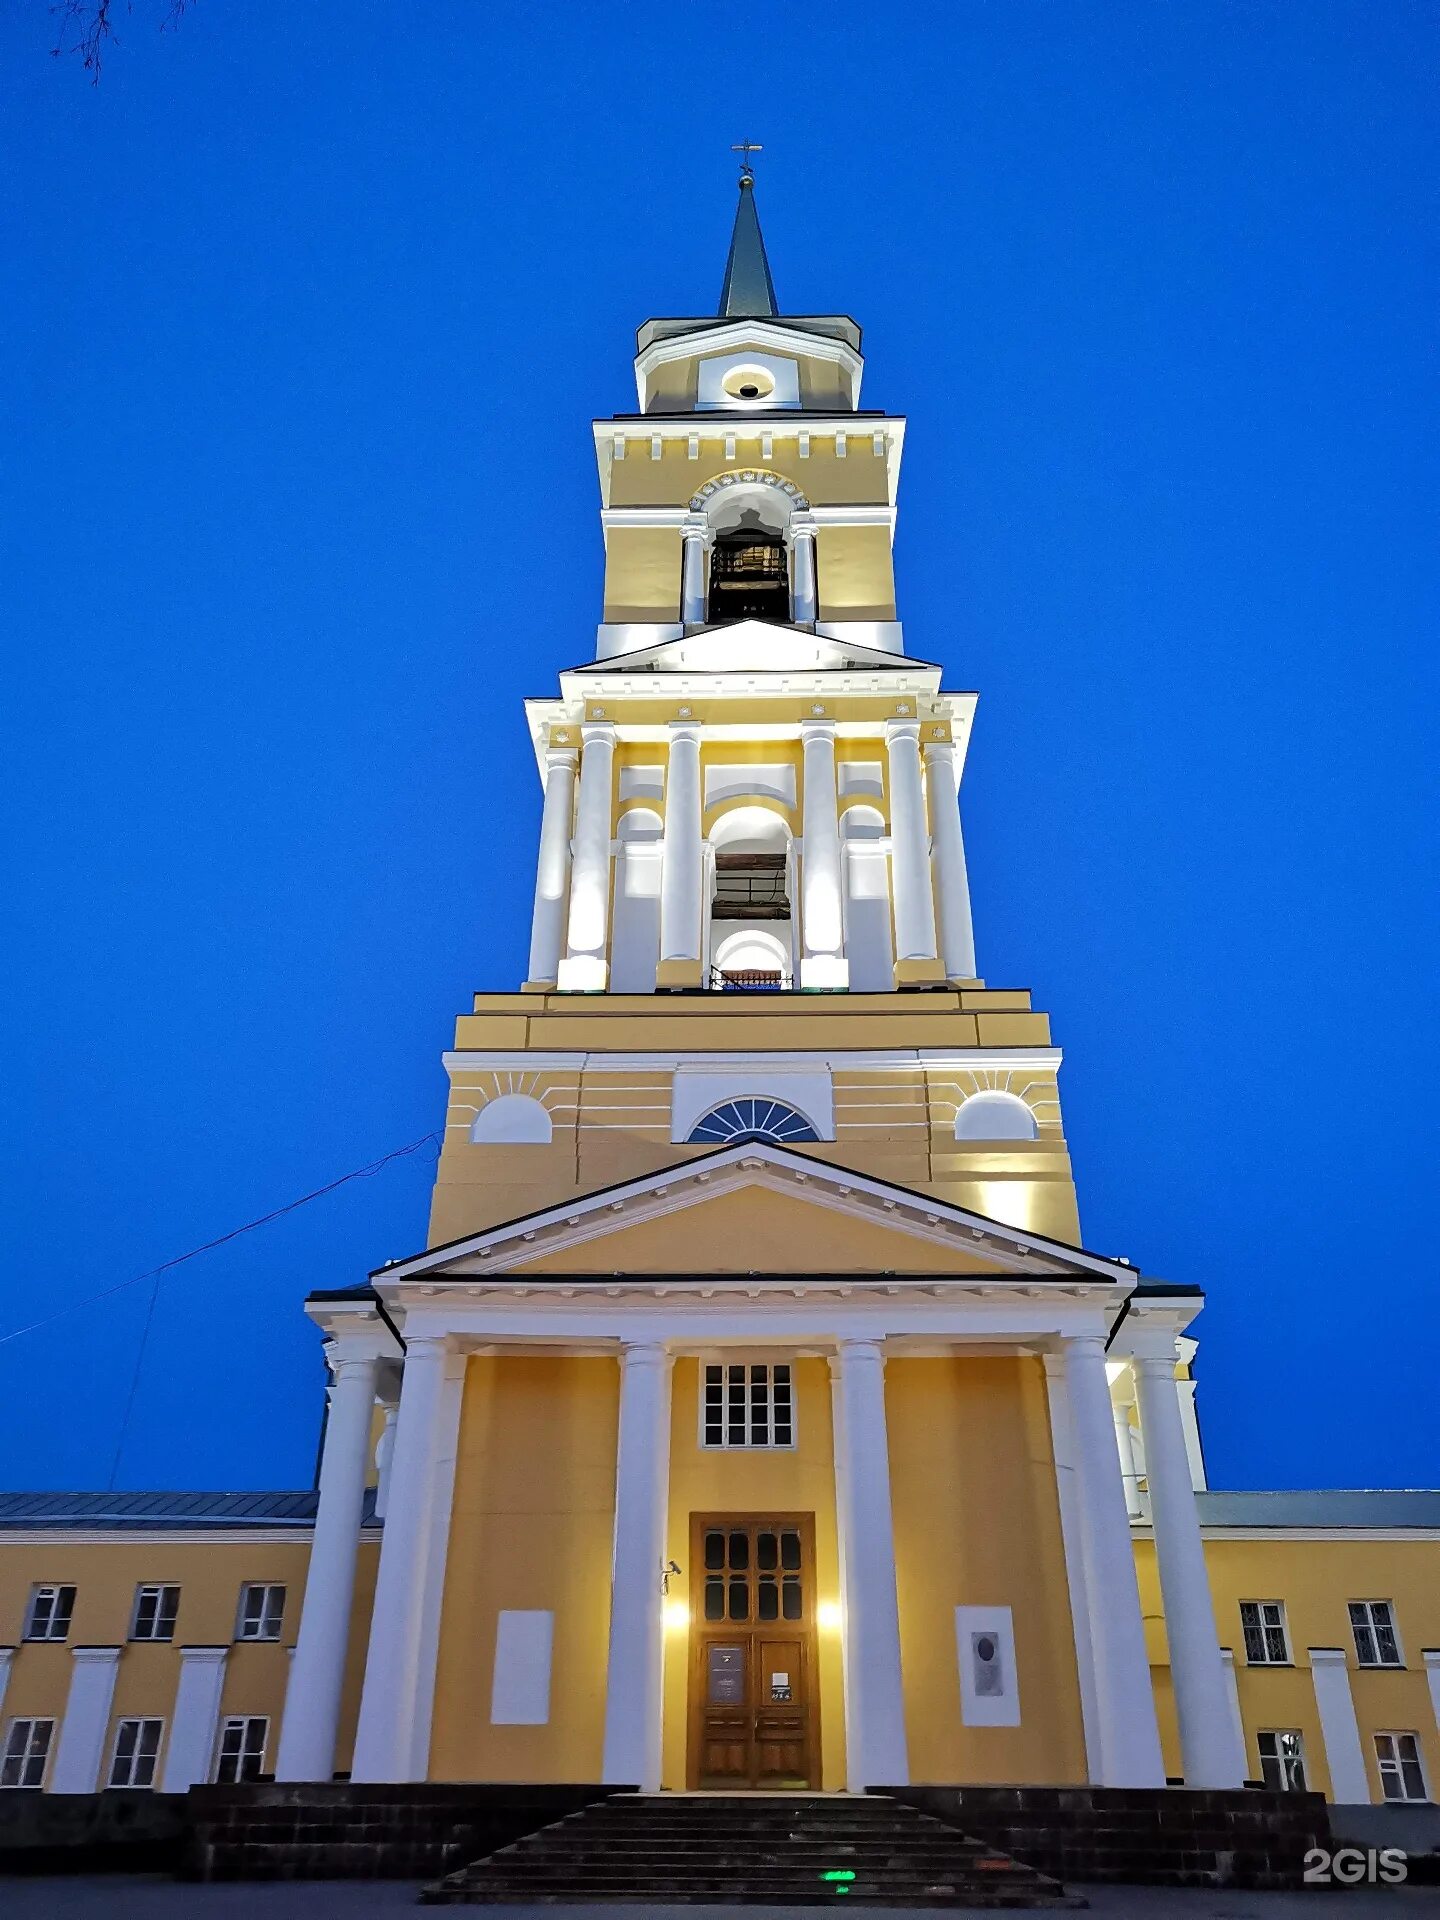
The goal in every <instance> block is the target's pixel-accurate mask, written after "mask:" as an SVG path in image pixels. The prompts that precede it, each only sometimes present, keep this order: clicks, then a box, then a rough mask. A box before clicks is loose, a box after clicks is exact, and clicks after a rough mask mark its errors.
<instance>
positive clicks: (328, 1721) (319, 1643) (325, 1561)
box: [275, 1342, 379, 1781]
mask: <svg viewBox="0 0 1440 1920" xmlns="http://www.w3.org/2000/svg"><path fill="white" fill-rule="evenodd" d="M378 1366H379V1362H378V1361H377V1359H376V1357H375V1355H374V1354H373V1353H371V1352H365V1351H354V1350H351V1349H348V1348H346V1347H344V1346H342V1345H341V1344H340V1343H338V1342H337V1343H336V1345H335V1346H334V1347H333V1348H332V1350H331V1354H330V1368H331V1372H332V1373H333V1375H334V1382H335V1384H334V1385H333V1387H332V1388H331V1390H330V1413H329V1417H328V1419H327V1420H326V1422H325V1449H324V1452H323V1454H322V1455H321V1459H320V1502H319V1506H318V1508H317V1509H316V1514H315V1533H314V1537H313V1538H312V1540H311V1542H310V1565H309V1571H308V1572H307V1574H306V1576H305V1604H304V1607H303V1609H302V1611H301V1614H300V1632H299V1635H298V1636H297V1638H296V1643H295V1658H294V1660H293V1661H292V1662H291V1666H290V1679H289V1684H288V1686H287V1687H286V1691H285V1714H284V1718H283V1720H282V1721H281V1724H280V1747H279V1751H278V1753H277V1754H276V1758H275V1778H276V1779H277V1780H322V1781H328V1780H329V1779H330V1778H331V1776H332V1775H333V1774H334V1771H335V1736H336V1734H337V1732H338V1730H339V1726H340V1692H341V1688H342V1686H343V1684H344V1679H345V1650H346V1648H347V1646H348V1645H349V1640H350V1607H351V1603H352V1601H353V1600H354V1597H355V1556H356V1554H357V1552H358V1551H359V1547H360V1513H361V1509H362V1507H363V1506H364V1504H365V1474H366V1467H367V1465H368V1461H369V1454H370V1419H371V1411H372V1409H373V1407H374V1405H375V1375H376V1372H377V1370H378Z"/></svg>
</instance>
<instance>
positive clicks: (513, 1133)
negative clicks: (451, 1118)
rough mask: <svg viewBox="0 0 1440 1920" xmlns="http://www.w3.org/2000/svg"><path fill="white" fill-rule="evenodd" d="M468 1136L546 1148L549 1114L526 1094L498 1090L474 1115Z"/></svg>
mask: <svg viewBox="0 0 1440 1920" xmlns="http://www.w3.org/2000/svg"><path fill="white" fill-rule="evenodd" d="M470 1138H471V1139H472V1140H474V1141H485V1142H487V1143H488V1144H489V1145H491V1146H502V1145H503V1146H512V1147H548V1146H549V1144H550V1116H549V1114H548V1113H547V1112H546V1111H545V1109H544V1107H542V1106H541V1104H540V1102H539V1101H538V1100H532V1099H531V1097H530V1095H529V1094H528V1093H502V1094H501V1095H500V1097H499V1099H498V1100H491V1101H489V1102H488V1103H487V1104H486V1105H485V1106H483V1107H482V1108H481V1109H480V1111H479V1113H477V1114H476V1116H475V1121H474V1125H473V1126H472V1127H471V1129H470Z"/></svg>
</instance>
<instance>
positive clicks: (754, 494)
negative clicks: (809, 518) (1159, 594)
mask: <svg viewBox="0 0 1440 1920" xmlns="http://www.w3.org/2000/svg"><path fill="white" fill-rule="evenodd" d="M708 518H709V521H710V531H711V540H712V545H711V549H710V589H709V595H708V602H707V607H706V617H707V619H708V622H709V624H710V625H711V626H724V625H727V624H729V623H730V622H733V621H736V620H778V621H782V622H783V621H788V620H789V619H790V609H791V591H790V555H789V550H788V544H787V538H786V536H787V532H788V528H789V521H790V500H789V498H788V496H787V495H786V494H785V493H784V492H782V491H781V489H780V488H779V487H777V486H773V485H769V484H753V485H746V484H744V483H743V482H742V483H741V484H739V485H737V486H733V487H730V488H727V489H726V490H725V491H724V492H723V493H721V494H719V495H717V496H716V497H715V499H714V500H713V501H712V502H711V505H710V508H709V512H708Z"/></svg>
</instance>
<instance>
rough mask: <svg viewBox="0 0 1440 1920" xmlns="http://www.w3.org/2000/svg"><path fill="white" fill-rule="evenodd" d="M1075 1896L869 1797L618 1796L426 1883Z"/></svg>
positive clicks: (918, 1897)
mask: <svg viewBox="0 0 1440 1920" xmlns="http://www.w3.org/2000/svg"><path fill="white" fill-rule="evenodd" d="M842 1897H848V1899H849V1901H850V1902H851V1903H852V1904H854V1905H862V1904H863V1905H865V1906H872V1907H1083V1906H1085V1905H1086V1904H1087V1902H1086V1901H1084V1900H1082V1899H1079V1898H1078V1897H1076V1896H1073V1895H1069V1894H1067V1893H1066V1892H1065V1889H1064V1888H1063V1887H1062V1886H1061V1885H1060V1883H1059V1881H1057V1880H1050V1879H1047V1878H1046V1876H1045V1875H1044V1874H1042V1873H1037V1872H1036V1871H1035V1870H1034V1868H1032V1867H1025V1866H1021V1864H1020V1863H1019V1861H1017V1860H1012V1859H1011V1858H1010V1856H1009V1855H1008V1854H1005V1853H999V1852H997V1851H996V1850H995V1849H994V1848H993V1847H987V1846H984V1845H982V1843H981V1842H980V1841H978V1840H972V1839H970V1838H969V1837H968V1836H967V1835H965V1834H963V1833H960V1832H958V1831H957V1830H956V1829H955V1828H954V1827H950V1826H946V1825H945V1824H944V1822H943V1821H940V1820H936V1819H934V1818H933V1817H932V1816H931V1815H929V1814H925V1813H921V1812H919V1811H918V1810H917V1809H916V1808H914V1807H907V1806H902V1805H901V1804H900V1803H899V1802H898V1801H895V1800H889V1799H885V1798H884V1797H881V1796H877V1795H870V1794H855V1795H851V1794H794V1795H792V1794H775V1793H753V1794H743V1793H732V1794H725V1793H695V1794H673V1793H617V1794H613V1795H611V1796H610V1797H609V1798H608V1799H605V1800H600V1801H597V1802H596V1803H595V1804H594V1805H593V1806H590V1807H587V1808H585V1809H584V1810H583V1811H582V1812H580V1813H573V1814H571V1815H570V1816H569V1817H568V1818H567V1819H564V1820H559V1821H556V1823H555V1824H554V1825H553V1826H549V1827H542V1828H541V1829H540V1831H539V1832H538V1833H532V1834H530V1835H528V1836H527V1837H526V1838H525V1839H523V1840H517V1841H516V1842H515V1843H514V1844H513V1845H512V1846H508V1847H502V1848H501V1849H500V1850H499V1852H498V1853H492V1854H489V1855H488V1856H487V1857H486V1858H484V1859H482V1860H476V1861H474V1862H472V1864H471V1865H470V1866H468V1867H462V1868H461V1869H460V1870H459V1871H458V1872H456V1873H451V1874H448V1875H447V1876H446V1877H445V1878H444V1879H443V1880H439V1881H436V1882H435V1884H434V1885H433V1886H429V1887H427V1888H426V1889H425V1891H424V1892H423V1893H422V1894H421V1896H420V1898H421V1900H422V1901H424V1902H427V1903H428V1904H430V1905H434V1906H466V1905H475V1906H479V1905H487V1904H490V1903H500V1902H511V1903H514V1904H517V1905H520V1904H524V1903H526V1902H533V1901H544V1902H550V1901H563V1902H572V1901H573V1902H587V1903H588V1902H598V1901H609V1900H615V1901H630V1902H637V1903H645V1904H653V1905H667V1904H670V1903H675V1904H680V1903H684V1904H687V1905H690V1904H696V1903H706V1902H711V1903H717V1904H719V1903H723V1904H724V1905H726V1906H758V1905H762V1904H774V1905H785V1906H817V1907H818V1906H825V1905H828V1904H829V1903H830V1902H832V1901H834V1900H836V1899H837V1898H842Z"/></svg>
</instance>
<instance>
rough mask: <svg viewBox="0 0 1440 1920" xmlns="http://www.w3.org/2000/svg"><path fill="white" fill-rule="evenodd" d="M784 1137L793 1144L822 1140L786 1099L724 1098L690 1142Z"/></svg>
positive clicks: (693, 1131) (694, 1129) (695, 1129)
mask: <svg viewBox="0 0 1440 1920" xmlns="http://www.w3.org/2000/svg"><path fill="white" fill-rule="evenodd" d="M757 1135H758V1136H759V1138H760V1139H762V1140H778V1141H782V1142H783V1143H784V1144H785V1145H786V1146H793V1145H795V1144H796V1142H798V1141H802V1140H818V1139H819V1138H820V1136H819V1134H818V1133H816V1131H815V1129H814V1127H812V1126H811V1124H810V1122H809V1121H808V1120H807V1119H806V1118H805V1116H804V1114H803V1113H797V1112H796V1110H795V1108H794V1107H787V1106H786V1104H785V1102H784V1101H783V1100H770V1099H767V1098H766V1097H765V1096H764V1095H763V1094H762V1095H761V1096H760V1097H759V1098H758V1099H754V1100H751V1099H745V1100H724V1101H722V1102H721V1104H720V1105H719V1106H718V1107H712V1108H711V1109H710V1111H709V1113H707V1114H705V1115H704V1117H703V1118H702V1119H699V1120H697V1121H696V1122H695V1125H694V1126H693V1127H692V1128H691V1129H690V1134H689V1138H688V1140H687V1142H686V1144H687V1145H690V1146H700V1145H705V1144H709V1145H712V1146H724V1145H725V1144H726V1143H727V1142H728V1141H731V1140H746V1139H752V1140H753V1139H754V1138H755V1137H756V1136H757Z"/></svg>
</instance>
